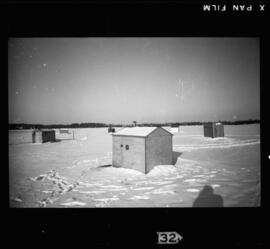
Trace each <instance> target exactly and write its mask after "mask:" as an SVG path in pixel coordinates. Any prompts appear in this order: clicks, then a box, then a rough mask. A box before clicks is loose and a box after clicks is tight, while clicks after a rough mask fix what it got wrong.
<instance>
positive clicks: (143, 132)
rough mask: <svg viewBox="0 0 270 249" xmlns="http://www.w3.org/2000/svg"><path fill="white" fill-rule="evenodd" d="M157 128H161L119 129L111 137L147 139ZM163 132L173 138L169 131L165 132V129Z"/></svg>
mask: <svg viewBox="0 0 270 249" xmlns="http://www.w3.org/2000/svg"><path fill="white" fill-rule="evenodd" d="M157 128H161V129H163V128H162V127H132V128H124V129H121V130H119V131H117V132H115V133H114V134H112V135H113V136H134V137H147V136H149V135H150V134H151V133H152V132H153V131H154V130H156V129H157ZM163 130H164V131H166V132H167V133H168V134H170V135H171V136H173V134H172V133H170V132H169V131H167V130H166V129H163Z"/></svg>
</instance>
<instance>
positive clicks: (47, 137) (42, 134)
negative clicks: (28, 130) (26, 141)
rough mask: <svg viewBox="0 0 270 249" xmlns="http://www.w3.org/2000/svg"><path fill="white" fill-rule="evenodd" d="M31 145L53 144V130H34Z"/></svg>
mask: <svg viewBox="0 0 270 249" xmlns="http://www.w3.org/2000/svg"><path fill="white" fill-rule="evenodd" d="M32 142H33V143H46V142H55V130H49V129H46V130H45V129H44V130H34V131H33V132H32Z"/></svg>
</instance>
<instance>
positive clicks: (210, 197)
mask: <svg viewBox="0 0 270 249" xmlns="http://www.w3.org/2000/svg"><path fill="white" fill-rule="evenodd" d="M192 207H223V199H222V197H221V196H220V195H217V194H214V189H213V188H212V187H211V186H208V185H206V186H204V188H203V189H202V190H201V192H200V193H199V195H198V197H197V198H196V199H195V201H194V203H193V205H192Z"/></svg>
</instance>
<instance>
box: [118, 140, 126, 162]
mask: <svg viewBox="0 0 270 249" xmlns="http://www.w3.org/2000/svg"><path fill="white" fill-rule="evenodd" d="M124 152H125V151H124V144H121V145H120V154H119V165H120V166H121V167H122V166H123V156H124V155H123V153H124Z"/></svg>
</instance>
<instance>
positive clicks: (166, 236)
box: [157, 232, 183, 244]
mask: <svg viewBox="0 0 270 249" xmlns="http://www.w3.org/2000/svg"><path fill="white" fill-rule="evenodd" d="M157 234H158V244H177V243H179V241H180V240H182V239H183V237H182V236H181V235H180V234H179V233H177V232H157Z"/></svg>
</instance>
